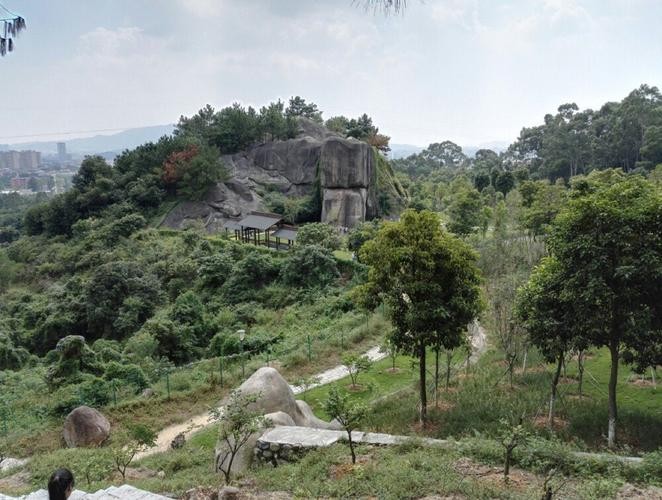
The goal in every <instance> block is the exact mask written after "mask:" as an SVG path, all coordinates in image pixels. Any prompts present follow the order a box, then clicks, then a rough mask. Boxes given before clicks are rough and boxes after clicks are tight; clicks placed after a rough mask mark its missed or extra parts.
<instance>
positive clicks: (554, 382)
mask: <svg viewBox="0 0 662 500" xmlns="http://www.w3.org/2000/svg"><path fill="white" fill-rule="evenodd" d="M562 363H563V353H561V354H559V361H558V363H557V364H556V372H555V373H554V378H553V379H552V392H551V394H550V396H549V416H548V418H547V425H548V426H549V430H550V431H553V430H554V403H556V389H557V387H558V385H559V377H560V376H561V364H562Z"/></svg>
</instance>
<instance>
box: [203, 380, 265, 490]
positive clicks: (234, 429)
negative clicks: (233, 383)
mask: <svg viewBox="0 0 662 500" xmlns="http://www.w3.org/2000/svg"><path fill="white" fill-rule="evenodd" d="M258 397H259V394H243V393H242V392H240V391H238V390H233V391H232V392H231V393H230V396H229V398H228V401H227V404H226V405H225V406H224V407H223V408H222V409H221V410H220V411H219V412H218V413H217V414H216V415H215V417H216V418H217V419H218V421H219V423H220V428H219V440H220V441H221V443H223V445H224V446H223V450H222V452H221V453H220V454H219V455H218V457H217V462H216V467H217V469H218V470H220V471H221V472H222V473H223V475H224V476H225V482H226V483H229V482H230V478H231V476H232V464H233V463H234V460H235V458H236V456H237V453H239V450H241V448H242V447H243V446H244V445H245V444H246V442H247V441H248V439H249V438H250V437H251V435H252V434H254V433H256V432H258V431H259V430H260V429H261V428H263V427H264V425H265V418H264V416H263V415H262V414H260V413H259V412H258V411H257V410H254V409H253V406H254V403H255V402H256V401H257V399H258Z"/></svg>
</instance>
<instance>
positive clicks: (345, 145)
mask: <svg viewBox="0 0 662 500" xmlns="http://www.w3.org/2000/svg"><path fill="white" fill-rule="evenodd" d="M299 125H300V129H299V134H298V135H297V137H296V138H294V139H290V140H287V141H273V142H266V143H262V144H257V145H254V146H252V147H251V148H249V149H248V150H246V151H242V152H240V153H237V154H233V155H226V156H224V157H223V158H222V159H223V163H224V164H225V166H226V168H227V170H228V173H229V174H230V180H229V181H227V182H225V183H219V184H218V185H216V186H214V187H213V188H212V189H210V190H209V191H208V193H207V194H206V196H205V197H204V199H203V200H201V201H197V202H184V203H181V204H179V205H178V206H176V207H175V208H174V209H173V210H172V211H171V212H170V213H169V214H168V215H167V216H166V217H165V219H164V221H163V223H162V225H164V226H166V227H172V228H176V229H181V228H184V227H187V226H188V225H190V224H191V223H200V222H201V223H202V224H203V225H204V226H205V227H206V228H207V229H208V230H209V231H218V230H220V229H221V228H222V226H223V224H224V223H225V222H226V221H227V220H229V219H235V218H238V217H242V216H244V215H247V214H248V213H250V212H252V211H255V210H258V211H259V210H262V211H264V210H268V209H269V207H267V206H266V205H265V203H264V196H265V193H267V192H270V191H276V192H279V193H281V194H283V195H285V196H288V197H304V196H311V195H313V194H314V193H315V192H317V191H319V195H320V198H321V220H322V221H323V222H328V223H332V224H335V225H339V226H347V227H351V226H354V225H355V224H356V223H357V222H360V221H362V220H365V219H369V218H373V217H375V216H378V215H387V214H381V213H380V212H379V208H378V203H377V198H378V192H381V191H384V190H386V191H388V192H389V194H390V195H391V196H392V197H393V198H398V197H399V196H401V195H402V194H403V193H402V191H401V188H399V186H394V185H378V184H379V183H378V176H377V172H376V161H375V153H374V152H373V149H372V148H371V147H370V146H369V145H368V144H366V143H364V142H362V141H358V140H356V139H345V138H342V137H340V136H339V135H337V134H335V133H333V132H331V131H329V130H328V129H326V128H325V127H323V126H321V125H318V124H316V123H314V122H312V121H310V120H305V119H302V120H300V122H299ZM387 177H388V176H387ZM388 180H389V182H388V183H387V184H393V183H397V181H394V180H393V179H392V178H391V177H388Z"/></svg>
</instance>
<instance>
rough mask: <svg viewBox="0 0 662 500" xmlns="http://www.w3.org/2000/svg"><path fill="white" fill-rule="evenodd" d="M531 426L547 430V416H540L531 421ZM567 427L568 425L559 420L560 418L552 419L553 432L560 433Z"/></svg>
mask: <svg viewBox="0 0 662 500" xmlns="http://www.w3.org/2000/svg"><path fill="white" fill-rule="evenodd" d="M533 425H534V427H537V428H539V429H546V428H547V416H545V415H540V416H538V417H536V418H534V419H533ZM568 425H570V423H569V422H568V421H567V420H565V419H563V418H561V417H554V430H555V431H562V430H564V429H567V427H568Z"/></svg>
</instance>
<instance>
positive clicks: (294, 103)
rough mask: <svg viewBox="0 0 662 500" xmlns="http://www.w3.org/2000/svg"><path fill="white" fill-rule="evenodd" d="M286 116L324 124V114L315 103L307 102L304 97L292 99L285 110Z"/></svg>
mask: <svg viewBox="0 0 662 500" xmlns="http://www.w3.org/2000/svg"><path fill="white" fill-rule="evenodd" d="M285 115H286V116H290V117H296V116H302V117H304V118H308V119H309V120H313V121H314V122H316V123H320V124H321V123H322V122H323V120H322V112H321V111H320V110H319V109H318V108H317V104H315V103H314V102H310V103H308V102H306V100H305V99H304V98H302V97H299V96H296V97H290V102H289V104H288V106H287V108H286V109H285Z"/></svg>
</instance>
